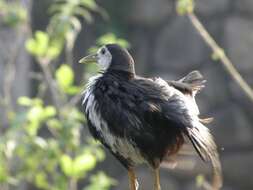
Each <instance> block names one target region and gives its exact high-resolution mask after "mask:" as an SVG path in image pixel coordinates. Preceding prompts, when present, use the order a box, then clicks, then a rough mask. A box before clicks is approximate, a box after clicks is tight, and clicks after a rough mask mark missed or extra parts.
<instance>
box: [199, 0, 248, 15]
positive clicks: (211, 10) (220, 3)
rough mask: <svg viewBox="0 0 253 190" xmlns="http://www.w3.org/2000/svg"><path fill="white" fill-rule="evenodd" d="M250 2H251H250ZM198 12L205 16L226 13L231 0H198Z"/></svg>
mask: <svg viewBox="0 0 253 190" xmlns="http://www.w3.org/2000/svg"><path fill="white" fill-rule="evenodd" d="M249 1H250V0H249ZM195 4H196V12H197V13H200V14H202V15H205V16H209V15H215V14H217V13H221V12H225V11H226V10H227V9H228V5H229V0H211V1H210V0H196V1H195Z"/></svg>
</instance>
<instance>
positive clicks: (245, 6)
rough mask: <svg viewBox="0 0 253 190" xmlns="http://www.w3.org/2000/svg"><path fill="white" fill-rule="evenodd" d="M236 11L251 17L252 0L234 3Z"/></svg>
mask: <svg viewBox="0 0 253 190" xmlns="http://www.w3.org/2000/svg"><path fill="white" fill-rule="evenodd" d="M235 4H236V6H237V8H238V10H240V11H243V12H247V13H250V14H251V15H253V1H252V0H240V1H235Z"/></svg>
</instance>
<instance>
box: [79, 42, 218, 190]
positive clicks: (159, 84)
mask: <svg viewBox="0 0 253 190" xmlns="http://www.w3.org/2000/svg"><path fill="white" fill-rule="evenodd" d="M79 63H96V64H97V65H98V66H99V68H100V71H99V72H98V73H97V75H95V76H92V77H91V78H90V79H89V82H88V83H87V85H86V88H85V90H84V92H83V95H82V108H83V111H84V115H85V116H86V118H87V125H88V128H89V131H90V133H91V135H92V136H93V137H94V138H95V139H96V140H98V141H100V142H101V144H103V145H104V147H105V148H107V149H108V150H109V152H110V153H111V154H112V155H113V156H114V157H115V158H116V159H117V160H118V161H119V162H120V163H121V164H122V165H123V166H124V168H126V170H127V171H128V178H129V189H130V190H137V189H138V187H139V184H138V181H137V176H136V174H135V168H136V166H138V165H143V164H144V165H147V166H149V168H151V170H152V173H153V176H154V189H155V190H161V185H160V174H159V168H160V166H161V165H162V164H163V163H165V162H168V160H170V158H172V157H173V156H175V155H177V154H179V152H180V149H181V148H182V146H183V145H184V144H185V143H186V142H187V141H189V142H190V143H191V145H192V147H193V148H194V150H195V151H196V153H197V154H198V155H199V156H200V158H201V159H202V160H203V161H205V162H210V163H211V165H212V171H213V181H212V187H213V189H214V190H218V189H220V188H221V186H222V174H221V173H222V171H221V164H220V159H219V155H218V151H217V146H216V143H215V141H214V138H213V136H212V134H211V132H210V131H209V129H208V128H207V127H206V126H205V125H204V124H205V123H208V122H210V120H211V119H209V118H207V119H201V118H200V117H199V109H198V106H197V104H196V101H195V95H196V94H197V93H198V92H199V91H200V90H201V89H202V88H203V87H204V83H205V80H204V78H203V76H202V74H201V73H200V72H199V71H192V72H190V73H189V74H188V75H186V76H185V77H183V78H182V79H180V80H174V81H173V80H171V81H168V80H164V79H162V78H160V77H154V78H144V77H141V76H139V75H137V74H136V72H135V62H134V59H133V57H132V56H131V54H130V53H129V51H128V50H127V49H125V48H123V47H121V46H120V45H118V44H106V45H104V46H102V47H100V48H99V49H98V51H97V52H96V53H94V54H90V55H88V56H86V57H84V58H82V59H80V61H79Z"/></svg>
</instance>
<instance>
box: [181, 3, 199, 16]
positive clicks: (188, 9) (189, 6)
mask: <svg viewBox="0 0 253 190" xmlns="http://www.w3.org/2000/svg"><path fill="white" fill-rule="evenodd" d="M194 6H195V3H194V0H177V13H178V14H179V15H185V14H188V13H192V12H193V11H194Z"/></svg>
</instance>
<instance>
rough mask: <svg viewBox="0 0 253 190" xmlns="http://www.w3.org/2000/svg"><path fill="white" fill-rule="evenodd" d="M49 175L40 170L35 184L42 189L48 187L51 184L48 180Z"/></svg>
mask: <svg viewBox="0 0 253 190" xmlns="http://www.w3.org/2000/svg"><path fill="white" fill-rule="evenodd" d="M47 181H48V180H47V175H46V173H44V172H38V173H36V175H35V184H36V186H37V187H39V188H42V189H48V187H49V184H48V182H47Z"/></svg>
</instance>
